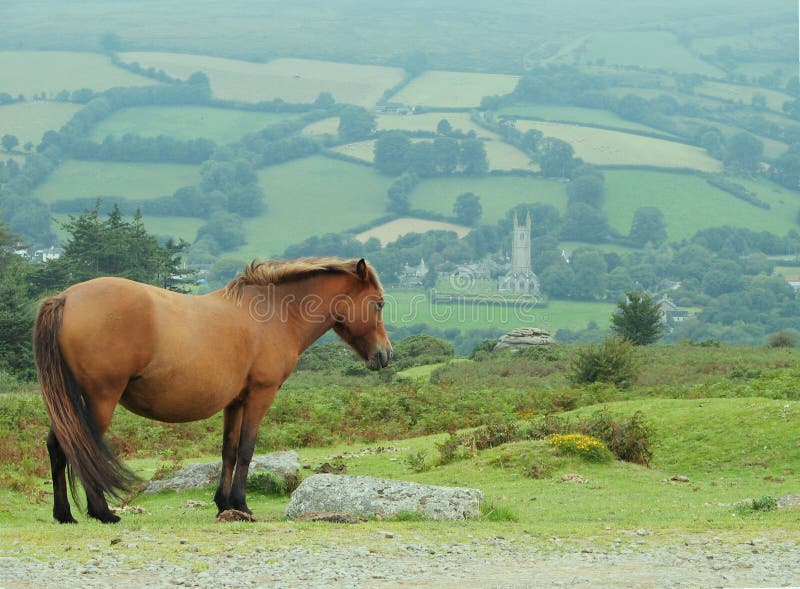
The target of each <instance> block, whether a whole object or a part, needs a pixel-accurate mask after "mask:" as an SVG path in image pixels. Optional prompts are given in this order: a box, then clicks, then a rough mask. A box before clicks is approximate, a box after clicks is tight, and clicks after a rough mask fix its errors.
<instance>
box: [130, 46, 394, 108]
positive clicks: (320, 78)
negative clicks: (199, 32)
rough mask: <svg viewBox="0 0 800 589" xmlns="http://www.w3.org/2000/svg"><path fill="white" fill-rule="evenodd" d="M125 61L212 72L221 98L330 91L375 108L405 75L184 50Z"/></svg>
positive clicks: (175, 71)
mask: <svg viewBox="0 0 800 589" xmlns="http://www.w3.org/2000/svg"><path fill="white" fill-rule="evenodd" d="M121 58H122V59H124V60H125V61H127V62H134V61H135V62H139V63H140V64H141V65H142V66H144V67H151V66H152V67H155V68H156V69H163V70H164V71H166V72H167V73H168V74H170V75H172V76H176V77H179V78H187V77H189V76H190V75H191V74H192V73H194V72H196V71H198V70H199V71H202V72H204V73H205V74H206V75H208V78H209V80H210V81H211V90H212V92H213V94H214V96H216V97H217V98H223V99H229V100H242V101H244V102H259V101H263V100H272V99H274V98H282V99H283V100H285V101H287V102H313V101H314V100H315V99H316V98H317V96H319V94H320V93H321V92H330V93H331V94H332V95H333V97H334V98H335V99H336V100H337V101H339V102H346V103H350V104H358V105H360V106H372V105H374V104H375V103H376V102H377V101H378V99H379V98H380V97H381V95H382V94H383V92H384V90H386V89H387V88H390V87H392V86H394V85H395V84H397V83H398V82H400V80H402V79H403V70H401V69H400V68H390V67H379V66H367V65H354V64H348V63H336V62H332V61H316V60H310V59H275V60H273V61H270V62H267V63H253V62H249V61H241V60H235V59H222V58H219V57H210V56H206V55H187V54H181V53H159V52H141V53H123V54H121Z"/></svg>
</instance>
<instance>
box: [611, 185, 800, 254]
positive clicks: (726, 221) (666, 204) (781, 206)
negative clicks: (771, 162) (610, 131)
mask: <svg viewBox="0 0 800 589" xmlns="http://www.w3.org/2000/svg"><path fill="white" fill-rule="evenodd" d="M604 174H605V178H606V198H605V206H604V210H605V212H606V215H607V216H608V220H609V222H610V223H611V226H612V227H613V228H615V229H617V230H618V231H620V232H622V233H624V234H627V233H628V231H629V230H630V227H631V220H632V219H633V213H634V211H635V210H636V209H637V208H639V207H643V206H654V207H658V208H659V209H661V212H662V213H663V214H664V220H665V222H666V224H667V233H668V235H669V239H670V240H680V239H686V238H689V237H691V236H692V235H694V233H696V232H697V231H699V230H700V229H704V228H705V227H719V226H721V225H731V226H734V227H746V228H748V229H752V230H754V231H770V232H772V233H777V234H779V235H784V234H785V233H786V232H787V231H789V230H790V229H795V228H796V227H797V226H796V225H795V223H794V219H795V217H796V214H797V210H798V207H800V193H796V192H791V191H789V190H786V189H785V188H781V187H780V186H777V185H776V184H773V183H771V182H767V181H764V180H762V181H758V182H748V181H743V180H738V179H735V181H736V182H740V183H742V184H744V185H745V186H746V187H747V188H748V189H750V190H753V191H754V192H756V193H757V194H758V198H760V199H762V200H764V201H766V202H768V203H769V204H770V205H771V207H772V208H771V209H769V210H764V209H760V208H757V207H755V206H753V205H751V204H748V203H746V202H744V201H742V200H739V199H737V198H736V197H734V196H733V195H731V194H728V193H727V192H723V191H722V190H719V189H718V188H715V187H713V186H711V185H710V184H708V183H707V182H706V181H705V180H703V179H702V178H698V177H695V176H691V175H686V174H670V173H666V172H645V171H621V170H607V171H606V172H605V173H604Z"/></svg>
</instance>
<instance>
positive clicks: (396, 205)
mask: <svg viewBox="0 0 800 589" xmlns="http://www.w3.org/2000/svg"><path fill="white" fill-rule="evenodd" d="M417 184H419V178H418V177H417V175H416V174H414V173H413V172H412V173H406V174H403V175H402V176H400V177H399V178H398V179H397V180H395V181H394V182H393V183H392V185H391V186H389V189H388V190H387V191H386V193H387V195H388V196H389V205H388V206H387V207H386V208H387V209H388V210H389V211H390V212H392V213H400V214H404V213H407V212H408V211H409V209H410V208H411V201H410V200H409V194H411V191H412V190H414V188H415V187H416V186H417Z"/></svg>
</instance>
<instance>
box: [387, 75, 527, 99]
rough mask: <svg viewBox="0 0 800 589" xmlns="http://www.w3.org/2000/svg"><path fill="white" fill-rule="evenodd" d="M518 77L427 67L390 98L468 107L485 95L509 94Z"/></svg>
mask: <svg viewBox="0 0 800 589" xmlns="http://www.w3.org/2000/svg"><path fill="white" fill-rule="evenodd" d="M518 80H519V77H518V76H508V75H504V74H470V73H466V72H441V71H427V72H425V73H423V74H422V75H421V76H419V77H417V78H414V80H413V81H412V82H411V83H410V84H409V85H408V86H406V87H405V88H403V89H402V90H401V91H400V92H398V93H397V94H395V95H394V96H392V101H394V102H402V103H404V104H410V105H413V106H417V105H422V106H429V107H460V108H465V107H466V108H468V107H474V106H479V105H480V103H481V99H482V98H483V97H484V96H493V95H495V94H508V93H509V92H511V91H512V90H513V89H514V88H515V87H516V85H517V81H518Z"/></svg>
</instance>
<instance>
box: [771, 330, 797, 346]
mask: <svg viewBox="0 0 800 589" xmlns="http://www.w3.org/2000/svg"><path fill="white" fill-rule="evenodd" d="M767 347H768V348H796V347H797V334H796V333H795V332H794V331H793V330H791V329H782V330H781V331H779V332H777V333H773V334H770V335H769V336H767Z"/></svg>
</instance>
